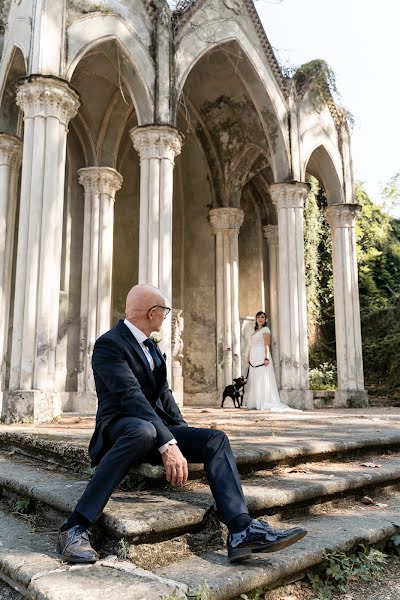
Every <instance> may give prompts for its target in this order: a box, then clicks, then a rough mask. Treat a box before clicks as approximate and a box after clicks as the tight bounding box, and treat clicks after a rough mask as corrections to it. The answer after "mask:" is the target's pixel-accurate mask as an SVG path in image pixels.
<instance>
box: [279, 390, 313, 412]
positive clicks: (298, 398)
mask: <svg viewBox="0 0 400 600" xmlns="http://www.w3.org/2000/svg"><path fill="white" fill-rule="evenodd" d="M279 395H280V397H281V401H282V402H284V404H287V405H288V406H290V407H291V408H297V409H299V410H313V409H314V402H313V393H312V392H311V391H310V390H279Z"/></svg>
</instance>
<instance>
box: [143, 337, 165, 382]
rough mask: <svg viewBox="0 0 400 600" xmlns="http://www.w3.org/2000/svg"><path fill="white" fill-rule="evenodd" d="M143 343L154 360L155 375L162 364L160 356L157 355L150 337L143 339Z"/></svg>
mask: <svg viewBox="0 0 400 600" xmlns="http://www.w3.org/2000/svg"><path fill="white" fill-rule="evenodd" d="M143 344H144V345H145V346H146V347H147V348H148V349H149V352H150V354H151V358H152V359H153V362H154V375H155V376H156V373H157V374H158V372H159V370H160V369H161V366H162V362H161V358H160V357H159V355H158V352H157V350H156V347H155V345H154V342H153V341H152V340H151V339H150V338H147V339H145V340H144V342H143Z"/></svg>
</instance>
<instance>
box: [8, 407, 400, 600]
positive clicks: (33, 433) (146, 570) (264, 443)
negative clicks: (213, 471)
mask: <svg viewBox="0 0 400 600" xmlns="http://www.w3.org/2000/svg"><path fill="white" fill-rule="evenodd" d="M184 413H185V417H186V418H187V420H188V421H189V422H190V423H191V424H196V425H198V426H211V427H216V426H217V427H219V428H221V429H224V430H225V431H227V433H228V434H229V437H230V439H231V441H232V445H233V448H234V452H235V455H236V458H237V462H238V467H239V470H240V472H241V474H242V483H243V488H244V492H245V495H246V498H247V500H248V505H249V509H250V512H251V513H252V515H255V516H263V517H265V518H267V519H268V520H269V521H270V522H271V523H272V524H273V525H274V526H277V527H289V526H292V525H294V524H298V523H300V524H302V525H303V526H305V527H306V528H307V529H308V531H309V534H308V536H306V537H305V538H304V539H303V540H301V541H300V542H299V543H298V544H296V545H294V546H292V547H290V548H288V549H287V550H284V551H281V552H278V553H275V554H266V555H259V556H255V557H254V558H252V559H251V560H248V561H246V562H243V563H242V564H236V565H235V566H231V565H230V564H229V562H228V560H227V557H226V550H225V543H226V533H227V532H226V528H225V527H223V526H221V525H220V523H219V521H218V519H217V516H216V513H215V511H214V509H213V501H212V496H211V494H210V492H209V488H208V486H207V484H206V482H205V480H204V473H203V470H202V466H201V465H190V480H189V482H188V484H187V486H185V488H184V489H174V488H171V487H170V486H168V484H166V483H165V480H164V476H163V472H162V469H161V467H152V466H150V465H142V466H141V467H140V468H139V469H137V470H135V471H132V472H131V473H130V474H129V476H128V477H127V479H126V480H125V481H124V482H123V485H122V486H121V489H120V490H118V491H117V492H116V493H115V494H114V495H113V497H112V498H111V500H110V502H109V503H108V505H107V507H106V509H105V511H104V513H103V515H102V517H101V518H100V519H99V521H98V524H97V526H96V527H95V528H94V531H93V539H92V541H93V545H94V546H95V547H96V549H98V550H99V551H100V555H101V557H102V560H101V561H100V562H98V563H97V564H96V565H84V566H81V565H77V566H73V567H71V566H69V565H67V564H65V563H64V564H63V563H62V562H61V561H60V560H59V559H58V558H57V556H56V555H55V553H54V545H55V538H56V532H57V529H58V528H59V526H60V525H61V524H62V523H63V521H64V520H65V517H66V515H67V514H68V513H69V512H70V511H71V510H72V508H73V507H74V505H75V503H76V501H77V499H78V498H79V497H80V495H81V493H82V491H83V489H84V488H85V485H86V481H87V479H88V477H89V475H90V466H89V463H88V460H87V455H86V449H87V444H88V440H89V438H90V435H91V432H92V426H93V420H91V419H81V418H79V417H74V416H69V417H66V418H64V419H60V420H59V421H58V422H55V423H52V424H50V425H47V426H41V427H33V426H27V425H15V426H0V489H1V506H0V510H1V523H2V528H1V533H0V576H1V577H2V578H3V579H5V580H6V581H7V582H8V583H10V584H11V585H13V586H14V587H16V588H17V589H18V590H19V591H20V592H21V593H22V594H23V595H25V596H26V597H28V598H32V599H38V600H39V599H40V600H53V599H54V600H64V599H65V600H67V599H68V600H69V599H72V598H74V599H78V600H79V599H80V598H82V599H83V598H85V600H86V599H89V600H91V599H92V598H93V600H102V599H103V598H104V599H107V600H113V599H115V600H116V599H118V600H119V599H120V598H123V597H124V598H126V599H129V600H130V599H132V600H143V599H146V600H157V599H164V600H166V599H169V598H171V599H172V598H179V597H181V598H196V597H197V598H198V599H199V600H206V599H210V600H214V599H215V600H216V599H220V600H225V599H230V598H232V599H233V598H238V597H239V596H240V594H242V593H246V592H249V591H251V590H253V589H255V588H259V587H261V588H263V589H273V588H274V587H277V586H280V585H283V584H284V583H287V582H290V581H294V580H296V579H299V578H300V577H302V576H303V575H304V573H305V572H306V571H307V570H308V569H310V568H313V567H315V566H316V565H317V564H318V563H319V562H320V561H321V556H322V552H323V551H324V550H327V551H331V552H333V551H336V550H349V549H351V548H352V547H354V546H355V545H357V544H360V543H367V544H372V543H376V542H379V541H382V540H385V539H386V538H388V537H390V536H391V535H393V533H395V532H396V531H398V530H399V529H400V492H399V488H400V411H398V412H397V413H396V411H394V410H393V409H392V410H390V409H384V410H371V409H363V410H359V411H357V410H348V411H332V410H330V411H328V410H326V411H324V410H321V411H318V413H315V412H314V413H292V414H288V415H269V414H266V413H263V412H253V411H245V410H242V411H234V410H227V411H221V410H218V409H203V410H196V409H186V410H185V411H184ZM364 496H368V497H370V498H371V499H372V501H375V504H370V505H365V504H363V502H362V501H361V499H362V498H363V497H364ZM196 594H197V596H196Z"/></svg>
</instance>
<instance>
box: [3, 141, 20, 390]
mask: <svg viewBox="0 0 400 600" xmlns="http://www.w3.org/2000/svg"><path fill="white" fill-rule="evenodd" d="M21 160H22V142H21V140H20V139H19V138H17V137H15V136H13V135H8V134H5V133H3V134H0V315H1V318H0V394H1V391H2V390H3V389H4V378H5V361H6V353H7V340H8V326H9V318H10V306H11V277H12V259H13V251H14V228H15V215H16V209H17V193H18V189H17V188H18V175H19V169H20V166H21Z"/></svg>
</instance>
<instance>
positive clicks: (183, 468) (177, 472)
mask: <svg viewBox="0 0 400 600" xmlns="http://www.w3.org/2000/svg"><path fill="white" fill-rule="evenodd" d="M161 458H162V461H163V463H164V467H165V475H166V478H167V481H169V483H171V485H180V486H182V485H185V483H186V482H187V478H188V466H187V460H186V458H185V457H184V456H183V454H182V452H181V451H180V450H179V448H178V446H177V445H176V444H171V445H170V446H168V448H167V449H166V450H165V451H164V452H163V453H162V454H161Z"/></svg>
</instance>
